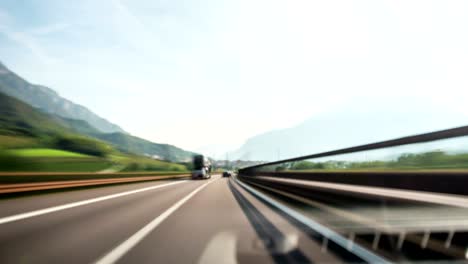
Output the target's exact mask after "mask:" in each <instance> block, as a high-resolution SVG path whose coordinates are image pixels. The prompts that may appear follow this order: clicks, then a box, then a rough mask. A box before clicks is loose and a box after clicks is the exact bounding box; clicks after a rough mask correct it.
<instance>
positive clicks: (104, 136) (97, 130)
mask: <svg viewBox="0 0 468 264" xmlns="http://www.w3.org/2000/svg"><path fill="white" fill-rule="evenodd" d="M0 103H3V104H4V105H3V106H2V105H0V110H3V112H2V111H0V112H1V114H2V115H1V116H0V135H1V134H9V135H15V134H20V135H23V136H35V135H36V136H37V135H40V136H43V135H47V134H61V133H76V134H81V135H86V136H88V137H92V138H95V139H98V140H100V141H105V142H107V143H110V144H112V145H113V146H115V148H116V149H118V150H120V151H122V152H125V153H133V154H138V155H145V156H151V157H158V158H159V159H164V160H168V161H177V162H179V161H188V160H190V159H191V157H192V156H193V155H194V154H195V153H193V152H190V151H186V150H183V149H181V148H178V147H176V146H173V145H169V144H158V143H153V142H150V141H148V140H145V139H141V138H138V137H135V136H132V135H130V134H128V133H126V132H125V131H123V130H122V129H121V128H120V127H118V126H117V125H114V124H112V123H110V122H108V121H106V120H105V119H103V118H100V117H99V116H97V115H95V114H94V113H92V112H91V111H90V110H88V109H87V108H85V107H83V106H80V105H77V104H75V103H73V102H71V101H69V100H67V99H64V98H62V97H60V96H59V95H58V94H57V93H56V92H55V91H54V90H52V89H50V88H47V87H45V86H41V85H32V84H30V83H28V82H27V81H25V80H24V79H22V78H21V77H19V76H18V75H16V74H15V73H13V72H12V71H10V70H9V69H7V68H6V67H5V66H4V65H3V64H1V63H0ZM49 104H50V105H49ZM64 109H65V110H66V109H68V110H70V109H72V110H70V111H68V112H66V113H67V114H66V115H64V114H63V111H65V110H64ZM62 110H63V111H62ZM25 113H26V114H25ZM12 117H13V118H12ZM90 121H91V122H90ZM96 124H97V125H96Z"/></svg>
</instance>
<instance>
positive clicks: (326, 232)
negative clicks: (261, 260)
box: [236, 179, 391, 263]
mask: <svg viewBox="0 0 468 264" xmlns="http://www.w3.org/2000/svg"><path fill="white" fill-rule="evenodd" d="M236 182H237V183H238V184H239V185H241V186H242V187H244V188H245V189H247V190H248V191H250V192H252V193H253V194H255V195H256V196H257V197H260V198H261V199H262V200H264V201H266V202H268V203H269V204H271V205H273V206H274V207H276V208H277V209H279V210H281V211H283V212H284V213H286V214H288V215H289V216H291V217H293V218H294V219H296V220H297V221H299V222H301V223H303V224H304V225H306V226H308V227H309V228H311V229H313V230H315V231H316V232H318V233H320V234H322V235H323V236H324V237H326V238H328V239H329V240H331V241H333V242H335V243H337V244H338V245H340V246H341V247H343V248H344V249H347V248H348V242H349V241H348V239H346V238H344V237H343V236H341V235H340V234H338V233H336V232H335V231H333V230H331V229H329V228H327V227H325V226H323V225H321V224H319V223H317V222H315V221H313V220H312V219H310V218H307V217H305V216H304V215H302V214H300V213H298V212H296V211H294V210H292V209H290V208H289V207H287V206H284V205H282V204H280V203H278V202H276V201H275V200H273V199H271V198H269V197H268V196H266V195H264V194H262V193H260V192H258V191H257V190H255V189H254V188H252V187H250V186H248V185H246V184H244V183H242V182H241V181H239V180H238V179H236ZM350 252H352V253H353V254H355V255H357V256H359V257H360V258H362V259H363V260H364V261H366V262H368V263H391V262H390V261H388V260H386V259H384V258H382V257H380V256H378V255H376V254H374V253H372V252H371V251H369V250H367V249H365V248H363V247H361V246H359V245H357V244H354V245H353V248H352V249H351V250H350Z"/></svg>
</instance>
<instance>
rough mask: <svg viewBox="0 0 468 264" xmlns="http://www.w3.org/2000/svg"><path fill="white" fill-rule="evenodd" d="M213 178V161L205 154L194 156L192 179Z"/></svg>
mask: <svg viewBox="0 0 468 264" xmlns="http://www.w3.org/2000/svg"><path fill="white" fill-rule="evenodd" d="M209 178H211V162H210V160H209V159H208V158H207V157H205V156H203V155H196V156H194V157H193V170H192V179H193V180H196V179H209Z"/></svg>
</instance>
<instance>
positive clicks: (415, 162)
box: [263, 150, 468, 171]
mask: <svg viewBox="0 0 468 264" xmlns="http://www.w3.org/2000/svg"><path fill="white" fill-rule="evenodd" d="M457 169H460V170H461V169H468V153H453V154H452V153H446V152H443V151H439V150H438V151H430V152H425V153H418V154H410V153H408V154H402V155H400V156H399V157H398V158H397V159H395V160H388V161H383V160H373V161H362V162H358V161H353V162H349V161H326V162H311V161H299V162H294V163H291V164H285V165H281V166H277V167H275V168H274V170H276V171H284V170H294V171H320V170H333V171H337V170H357V171H359V170H457ZM263 170H266V168H264V169H263Z"/></svg>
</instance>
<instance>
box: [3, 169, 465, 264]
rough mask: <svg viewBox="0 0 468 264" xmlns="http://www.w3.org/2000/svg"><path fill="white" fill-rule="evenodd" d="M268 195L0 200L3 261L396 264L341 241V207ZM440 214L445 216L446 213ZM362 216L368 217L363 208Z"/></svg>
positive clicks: (118, 192)
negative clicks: (308, 204) (311, 207)
mask: <svg viewBox="0 0 468 264" xmlns="http://www.w3.org/2000/svg"><path fill="white" fill-rule="evenodd" d="M272 197H274V196H272V195H271V194H268V195H267V194H266V193H265V192H263V191H260V190H259V189H258V188H255V186H254V185H247V184H245V183H243V182H240V181H239V180H237V179H236V178H221V177H220V176H219V175H216V176H214V177H213V178H212V179H210V180H197V181H192V180H183V179H175V180H161V181H152V182H145V183H132V184H121V185H112V186H105V187H103V186H101V187H95V188H86V189H77V190H68V191H61V192H47V193H43V194H34V195H22V196H16V197H6V198H3V199H1V200H0V263H100V264H105V263H342V262H368V263H385V262H390V261H395V260H399V259H392V255H388V254H387V255H386V253H385V252H379V251H378V249H376V250H375V251H373V250H371V248H372V247H371V246H366V245H365V243H364V244H363V245H364V246H360V245H358V243H354V242H355V241H354V240H355V239H354V235H353V237H346V235H340V234H348V232H347V231H349V227H348V226H349V223H350V220H346V219H347V218H351V220H353V219H352V218H353V217H356V216H355V215H356V214H354V216H353V215H351V214H350V213H349V212H346V208H341V209H336V208H335V207H334V208H335V209H334V210H335V211H336V210H339V212H338V213H336V212H335V211H333V210H328V209H329V208H331V207H330V206H329V207H327V208H328V209H327V208H325V209H324V208H321V209H323V210H321V213H318V212H315V213H314V212H312V211H310V210H309V209H307V208H304V207H301V206H298V205H297V204H295V203H292V202H291V201H289V202H288V201H280V200H276V199H273V198H272ZM313 205H315V206H316V207H320V204H318V203H317V202H316V203H315V204H313ZM336 207H338V206H336ZM430 208H433V207H430ZM443 208H444V210H445V211H444V212H446V214H445V215H447V212H448V211H447V208H449V209H450V208H452V207H446V206H445V207H443ZM362 210H367V211H366V212H367V213H366V214H367V215H372V213H374V214H375V210H371V209H370V207H366V208H364V209H362ZM431 210H432V209H431ZM371 211H372V212H371ZM380 211H381V209H380ZM324 212H325V213H324ZM457 212H459V214H458V215H457V216H458V220H460V219H461V221H460V222H461V223H457V224H464V225H466V219H467V218H466V214H465V213H466V210H465V208H463V209H460V210H459V211H457ZM460 212H462V213H461V214H460ZM332 213H336V214H335V215H334V216H332ZM398 213H399V214H400V215H401V212H398ZM389 214H391V212H390V213H389ZM337 215H338V216H340V217H341V218H340V219H338V218H337ZM350 215H351V216H350ZM376 217H377V216H376ZM314 218H316V219H315V220H313V219H314ZM332 218H333V219H332ZM363 218H365V217H363V216H362V215H361V218H359V219H357V220H356V222H360V223H361V226H360V227H356V226H353V227H352V228H354V229H355V230H357V229H360V230H362V225H363V223H364V224H365V225H366V226H367V228H368V226H370V225H371V224H369V221H367V222H366V220H365V219H364V220H363ZM334 220H336V221H334ZM338 220H340V221H338ZM354 220H355V219H354ZM380 220H382V219H380ZM397 222H398V221H397ZM439 222H440V221H439ZM327 223H329V224H327ZM387 224H388V223H387ZM398 224H400V225H401V221H399V222H398ZM327 226H328V227H327ZM385 228H388V225H387V226H386V227H385ZM424 228H427V226H426V227H424ZM343 229H346V230H345V231H343ZM368 229H369V228H368ZM334 230H335V231H336V230H338V231H339V232H335V231H334ZM356 232H358V231H356ZM339 233H340V234H339ZM324 235H325V236H326V238H327V239H323V238H324ZM463 254H464V252H463Z"/></svg>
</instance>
